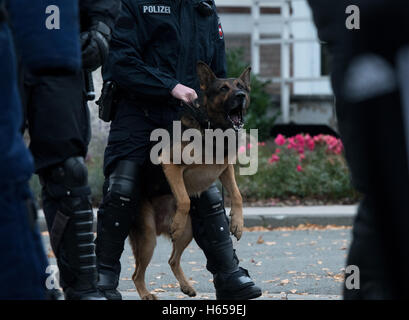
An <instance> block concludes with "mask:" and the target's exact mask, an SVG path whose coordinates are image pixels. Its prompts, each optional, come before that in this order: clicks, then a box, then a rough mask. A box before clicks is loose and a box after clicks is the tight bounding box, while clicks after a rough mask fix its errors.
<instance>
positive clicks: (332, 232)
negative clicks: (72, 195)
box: [43, 228, 351, 299]
mask: <svg viewBox="0 0 409 320" xmlns="http://www.w3.org/2000/svg"><path fill="white" fill-rule="evenodd" d="M350 238H351V230H350V229H349V228H346V229H338V228H336V229H334V228H331V229H326V230H315V229H308V230H276V231H261V232H260V231H253V232H245V233H244V235H243V237H242V239H241V240H240V241H239V242H237V241H236V240H234V245H235V248H236V250H237V254H238V256H239V258H240V261H241V262H240V263H241V265H242V266H243V267H245V268H247V269H248V270H249V271H250V274H251V275H252V277H253V279H254V280H255V282H256V283H257V284H258V285H259V286H261V288H262V291H263V297H262V298H264V299H280V298H284V297H287V298H289V299H339V298H340V294H341V285H342V273H343V268H344V264H345V258H346V254H347V248H348V245H349V243H350ZM43 239H44V242H45V245H46V247H47V250H49V251H50V249H49V247H50V246H49V242H48V235H47V234H46V233H43ZM170 250H171V243H170V242H169V241H168V240H166V239H165V238H159V239H158V245H157V248H156V250H155V253H154V256H153V259H152V262H151V264H150V266H149V267H148V270H147V275H146V282H147V284H148V289H149V290H151V291H154V292H156V293H157V294H158V296H159V297H160V298H161V299H190V298H188V297H186V296H184V295H183V294H182V293H181V292H180V291H179V288H178V285H177V283H176V279H175V278H174V276H173V274H172V272H171V271H170V268H169V266H168V264H167V260H168V258H169V256H170ZM49 256H50V262H51V264H55V259H54V258H52V253H51V252H50V254H49ZM121 263H122V273H121V280H120V290H121V291H122V292H123V295H124V298H125V299H139V297H138V295H137V293H136V292H135V291H136V290H135V287H134V284H133V282H132V280H131V276H132V273H133V266H134V261H133V256H132V252H131V250H130V247H129V245H128V244H127V245H126V248H125V252H124V254H123V256H122V258H121ZM205 263H206V262H205V259H204V255H203V253H202V252H201V251H200V249H199V248H198V246H197V245H196V243H195V242H192V243H191V244H190V245H189V247H188V248H187V249H186V251H185V253H184V255H183V257H182V267H183V270H184V272H185V274H186V276H187V277H188V278H189V279H191V280H192V282H193V286H194V288H195V289H196V291H197V292H198V295H197V297H196V298H198V299H214V294H213V292H214V288H213V284H212V282H211V281H212V276H211V275H210V273H209V272H208V271H207V270H206V269H205Z"/></svg>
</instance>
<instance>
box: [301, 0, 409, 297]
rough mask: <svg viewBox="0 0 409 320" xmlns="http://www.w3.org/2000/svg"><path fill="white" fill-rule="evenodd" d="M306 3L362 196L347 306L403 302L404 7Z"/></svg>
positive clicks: (359, 1)
mask: <svg viewBox="0 0 409 320" xmlns="http://www.w3.org/2000/svg"><path fill="white" fill-rule="evenodd" d="M309 3H310V6H311V8H312V11H313V13H314V20H315V23H316V25H317V28H318V33H319V36H320V39H321V40H323V41H325V42H326V43H327V45H328V46H329V49H330V52H331V60H332V74H331V80H332V87H333V90H334V93H335V96H336V111H337V118H338V123H339V130H340V133H341V137H342V139H343V142H344V145H345V151H346V158H347V160H348V165H349V167H350V170H351V175H352V181H353V184H354V186H355V187H356V188H357V190H359V191H360V192H361V193H362V194H363V199H362V201H361V203H360V205H359V208H358V214H357V217H356V219H355V222H354V228H353V241H352V243H351V247H350V250H349V253H348V258H347V265H353V266H357V267H358V268H359V275H358V274H357V270H354V273H352V272H351V274H346V277H350V276H355V279H356V280H357V282H359V286H355V285H356V284H357V283H355V285H354V286H352V287H351V286H347V285H345V286H344V299H371V300H372V299H396V298H399V299H402V298H407V297H408V287H409V277H408V273H407V270H408V268H409V250H408V243H409V233H408V229H409V198H408V194H409V161H408V160H409V159H408V153H407V151H408V150H407V143H408V141H409V136H408V135H407V132H408V131H407V129H408V128H409V123H408V122H407V114H406V123H404V119H405V112H404V107H405V103H406V109H409V105H408V104H407V102H408V101H407V99H405V98H407V91H408V88H407V85H408V80H407V79H408V78H409V74H408V68H407V67H406V70H402V69H401V63H400V60H401V59H400V57H404V59H403V60H404V61H406V66H407V63H408V61H409V56H408V51H407V48H408V46H409V37H408V34H409V33H408V31H409V23H408V21H409V11H408V10H407V2H406V1H404V0H396V1H386V0H355V1H346V0H339V1H338V0H337V1H331V2H330V1H326V0H309ZM351 5H353V6H354V7H350V6H351ZM348 7H349V8H350V9H352V10H350V11H348V10H347V8H348ZM346 12H349V13H347V14H346ZM353 14H354V15H355V17H354V16H353ZM380 17H381V19H380ZM352 18H353V19H352ZM348 21H349V23H348ZM405 51H406V55H405ZM404 69H405V68H404ZM405 71H406V72H405ZM405 100H406V101H405ZM405 127H406V130H405ZM405 135H406V137H405ZM358 277H359V281H358ZM352 284H354V283H352Z"/></svg>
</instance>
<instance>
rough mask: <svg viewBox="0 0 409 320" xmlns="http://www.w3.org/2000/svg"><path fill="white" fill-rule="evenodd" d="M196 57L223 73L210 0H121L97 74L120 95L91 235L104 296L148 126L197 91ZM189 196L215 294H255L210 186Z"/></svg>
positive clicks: (113, 282) (163, 120)
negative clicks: (94, 231) (105, 61)
mask: <svg viewBox="0 0 409 320" xmlns="http://www.w3.org/2000/svg"><path fill="white" fill-rule="evenodd" d="M199 60H202V61H204V62H206V63H207V64H208V65H209V66H210V67H211V68H212V70H213V71H214V72H215V74H216V75H217V76H218V77H226V61H225V44H224V35H223V30H222V27H221V24H220V21H219V18H218V16H217V13H216V7H215V4H214V2H213V1H212V0H205V1H203V0H174V1H171V0H163V1H156V0H148V1H140V0H123V1H122V9H121V12H120V15H119V18H118V21H117V24H116V26H115V30H114V33H113V38H112V43H111V51H110V54H109V59H108V64H107V69H106V72H105V75H104V80H113V81H114V82H115V83H116V85H117V87H118V92H117V96H118V97H119V101H118V102H117V106H116V113H115V117H114V119H113V121H112V124H111V129H110V134H109V138H108V146H107V148H106V150H105V161H104V174H105V177H106V181H105V185H104V199H103V203H102V205H101V207H100V210H99V215H98V232H97V239H96V245H97V247H96V254H97V260H98V271H99V282H98V287H99V288H100V289H101V290H102V291H103V292H104V293H105V296H106V297H107V298H108V299H121V295H120V293H119V292H118V291H117V289H116V288H117V286H118V279H119V274H120V262H119V259H120V257H121V253H122V251H123V248H124V241H125V239H126V237H127V236H128V232H129V229H130V226H131V224H132V222H133V221H134V219H135V216H136V215H137V212H136V208H137V207H138V205H139V201H138V200H139V193H140V190H141V188H142V187H143V186H141V185H140V177H141V170H142V169H141V166H142V165H143V164H144V162H145V161H147V159H148V157H149V144H150V141H149V139H150V133H151V132H152V131H153V130H154V129H156V128H168V126H169V125H170V124H171V123H172V121H173V120H178V119H179V118H178V108H179V107H180V102H181V101H184V102H186V103H191V102H192V101H194V100H195V99H196V98H197V93H199V92H200V88H199V81H198V78H197V74H196V64H197V62H198V61H199ZM191 203H192V206H191V217H192V226H193V235H194V238H195V240H196V242H197V243H198V245H199V246H200V247H201V249H202V250H203V251H204V253H205V255H206V258H207V269H208V270H209V271H210V272H211V273H212V274H213V275H214V285H215V288H216V296H217V298H218V299H251V298H256V297H258V296H260V295H261V290H260V289H259V288H258V287H257V286H255V284H254V282H253V281H252V280H251V279H250V277H249V274H248V272H247V270H245V269H243V268H241V267H239V261H238V258H237V256H236V254H235V251H234V249H233V244H232V241H231V239H230V235H229V232H228V230H229V226H228V220H227V218H226V215H225V209H224V205H223V199H222V197H221V194H220V192H219V190H218V189H217V187H216V186H215V185H213V186H212V187H210V189H209V190H207V191H206V192H204V193H203V194H202V195H201V196H200V198H193V199H192V202H191Z"/></svg>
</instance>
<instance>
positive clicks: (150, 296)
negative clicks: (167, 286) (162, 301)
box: [142, 293, 158, 300]
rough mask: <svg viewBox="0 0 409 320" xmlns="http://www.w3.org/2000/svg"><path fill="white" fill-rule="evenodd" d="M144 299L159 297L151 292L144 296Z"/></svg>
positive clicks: (156, 298)
mask: <svg viewBox="0 0 409 320" xmlns="http://www.w3.org/2000/svg"><path fill="white" fill-rule="evenodd" d="M142 300H158V297H157V296H156V295H154V294H152V293H149V294H147V295H145V296H143V297H142Z"/></svg>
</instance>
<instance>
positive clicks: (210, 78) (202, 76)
mask: <svg viewBox="0 0 409 320" xmlns="http://www.w3.org/2000/svg"><path fill="white" fill-rule="evenodd" d="M196 68H197V75H198V77H199V81H200V89H202V91H206V89H208V88H209V86H210V85H211V84H212V83H213V82H214V81H215V80H216V75H215V74H214V73H213V71H212V69H210V67H209V66H208V65H207V64H206V63H204V62H202V61H199V62H198V63H197V67H196Z"/></svg>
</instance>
